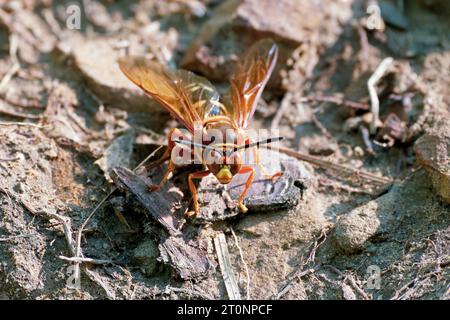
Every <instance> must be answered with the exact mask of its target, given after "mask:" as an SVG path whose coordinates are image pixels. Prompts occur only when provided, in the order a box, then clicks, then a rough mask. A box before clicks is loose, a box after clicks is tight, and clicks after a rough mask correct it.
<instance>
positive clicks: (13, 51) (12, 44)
mask: <svg viewBox="0 0 450 320" xmlns="http://www.w3.org/2000/svg"><path fill="white" fill-rule="evenodd" d="M18 46H19V39H18V38H17V35H15V34H14V33H13V34H11V36H10V37H9V56H10V58H11V61H12V63H13V64H12V66H11V68H10V69H9V70H8V72H6V74H5V75H4V76H3V79H2V81H1V82H0V93H1V92H3V90H4V89H5V88H6V86H7V85H8V83H9V82H10V81H11V79H12V77H14V75H15V74H16V73H17V71H19V70H20V64H19V59H17V48H18Z"/></svg>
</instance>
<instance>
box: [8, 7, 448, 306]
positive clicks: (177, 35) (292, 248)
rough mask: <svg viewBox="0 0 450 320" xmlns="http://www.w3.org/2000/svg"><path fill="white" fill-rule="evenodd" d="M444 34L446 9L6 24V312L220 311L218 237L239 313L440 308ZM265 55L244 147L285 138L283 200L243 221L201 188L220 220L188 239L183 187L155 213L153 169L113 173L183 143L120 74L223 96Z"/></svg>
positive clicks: (42, 14)
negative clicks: (158, 76)
mask: <svg viewBox="0 0 450 320" xmlns="http://www.w3.org/2000/svg"><path fill="white" fill-rule="evenodd" d="M380 8H381V14H379V13H380V11H378V10H379V9H380ZM449 14H450V5H449V3H448V1H446V0H443V1H440V0H421V1H388V0H383V1H381V0H379V1H352V0H340V1H334V0H320V1H312V0H304V1H295V0H277V1H271V0H258V1H256V0H227V1H217V0H173V1H158V0H140V1H135V2H130V1H123V0H85V1H52V0H45V1H44V0H43V1H37V0H36V1H35V0H22V1H7V2H6V3H4V4H1V5H0V39H1V41H0V43H1V45H0V79H1V80H0V299H181V298H187V299H227V298H229V297H230V296H231V294H232V293H231V292H230V287H229V285H230V283H229V282H226V281H230V280H229V279H228V277H226V276H225V277H224V275H223V269H222V268H221V267H222V264H221V263H220V262H221V261H219V257H220V255H219V252H218V248H219V247H218V241H217V239H219V238H220V236H221V235H225V238H224V239H225V244H226V247H227V248H228V251H229V258H230V268H228V269H226V271H225V272H231V274H232V275H234V278H235V281H236V284H237V288H238V289H237V290H238V291H239V292H238V294H239V296H240V297H241V298H243V299H247V298H250V299H449V298H450V268H449V266H450V151H449V150H450V116H449V115H450V107H449V105H450V72H449V70H450V21H449V19H448V17H449ZM78 22H79V24H78ZM265 37H271V38H273V39H274V40H275V41H276V42H277V44H278V45H279V47H280V59H279V63H278V65H277V67H276V69H275V72H274V75H273V77H272V79H271V81H270V82H269V84H268V88H267V89H266V90H265V92H264V94H263V96H262V99H261V102H260V105H259V107H258V110H257V112H256V114H255V118H254V120H253V122H252V127H253V128H277V129H279V130H280V133H281V135H282V136H284V137H285V138H286V139H285V140H284V141H282V143H281V144H282V146H283V147H284V148H288V151H286V152H285V153H288V155H285V154H283V155H281V157H282V161H281V168H280V169H282V170H283V171H285V173H286V175H285V176H286V178H284V179H285V180H282V181H285V183H286V186H287V187H286V188H287V189H277V188H275V189H273V190H272V194H273V197H272V196H271V197H268V198H267V199H269V200H267V199H263V200H261V199H260V198H258V197H257V194H258V192H259V191H258V190H259V189H257V188H258V187H257V186H255V187H254V189H253V191H251V194H253V195H254V196H250V197H249V200H248V201H249V207H250V211H249V212H248V213H247V214H245V215H244V214H238V213H237V211H233V210H234V209H233V208H231V209H230V207H228V204H227V201H226V199H225V198H226V197H224V196H223V194H224V193H226V192H225V191H224V189H223V188H222V187H220V186H217V185H216V184H215V183H214V181H213V180H214V179H205V181H203V182H202V183H201V184H200V192H199V193H200V197H201V203H202V205H203V207H204V208H205V210H206V211H207V212H209V213H208V214H210V216H208V217H214V219H203V220H201V219H197V220H194V221H193V220H189V219H188V220H185V219H183V214H182V210H187V209H188V208H189V205H190V195H189V192H187V187H186V180H185V172H183V170H180V172H179V173H177V174H176V175H175V176H174V178H173V179H172V181H171V183H170V184H169V186H168V189H166V190H165V192H166V193H167V194H164V195H163V196H164V197H166V198H164V199H166V200H167V199H170V201H168V202H167V203H163V202H164V201H163V200H161V202H158V201H157V200H155V199H159V198H154V196H153V195H151V194H150V193H148V194H147V192H146V191H142V190H145V188H146V183H147V182H148V181H147V180H146V179H154V180H156V179H157V177H160V176H161V174H162V173H163V170H164V168H163V167H159V168H156V169H154V170H153V171H151V174H147V173H145V171H142V172H140V173H139V176H135V175H132V172H131V171H129V170H128V171H127V170H126V169H124V168H129V169H132V168H134V167H135V166H136V165H138V163H140V162H141V161H142V160H143V159H144V158H145V157H146V156H147V155H148V154H150V153H151V151H152V150H154V149H155V146H156V145H160V144H164V143H165V140H166V138H165V134H167V133H168V131H169V130H170V128H173V127H177V126H179V124H178V123H176V121H175V120H173V119H171V118H170V116H169V115H168V113H167V112H165V111H164V110H163V108H162V107H161V106H159V105H158V104H157V103H156V102H155V101H152V100H150V99H149V98H147V97H146V96H144V95H143V93H142V92H140V91H139V89H138V88H137V87H135V86H134V85H133V84H132V83H131V82H130V81H128V79H126V78H125V77H124V76H123V75H122V74H121V72H120V70H119V68H118V65H117V59H118V57H120V56H123V55H125V54H127V53H128V54H132V55H142V56H145V57H147V58H148V59H153V60H155V61H158V62H159V63H162V64H164V65H167V66H168V67H170V68H174V67H180V66H181V67H183V68H187V69H189V70H192V71H195V72H196V73H199V74H202V75H204V76H206V77H207V78H209V79H210V80H211V81H213V83H214V84H215V85H216V86H217V88H218V90H219V91H220V92H221V93H224V92H226V90H227V77H228V75H229V70H231V69H232V68H231V66H232V65H233V64H234V62H235V61H236V59H238V58H237V57H239V56H240V55H241V54H242V52H243V51H244V50H245V49H246V48H248V47H249V46H250V44H252V43H253V42H255V41H256V40H257V39H260V38H265ZM388 57H392V60H390V59H386V58H388ZM383 63H385V66H386V68H384V70H383ZM380 68H381V69H380ZM377 73H380V79H379V81H377V82H376V83H375V84H374V89H375V93H376V97H378V98H379V113H378V116H377V113H376V111H375V110H374V109H372V108H373V105H374V100H373V99H374V97H373V96H372V97H371V96H370V93H369V89H368V83H372V80H373V79H374V75H376V74H377ZM371 79H372V80H371ZM376 97H375V99H376ZM289 150H290V151H291V152H290V153H289ZM308 157H309V158H308ZM270 159H271V155H270V154H265V156H263V162H264V163H265V164H266V165H267V166H268V167H269V168H270V169H271V170H276V169H277V168H274V167H271V161H270ZM120 167H121V169H117V168H120ZM147 175H149V177H147ZM127 179H131V180H127ZM133 179H137V180H133ZM294 180H295V182H294ZM124 181H125V182H124ZM127 181H131V182H130V184H127V183H126V182H127ZM133 181H134V182H133ZM299 181H301V188H300V189H299V188H297V187H298V182H299ZM294 185H295V186H294ZM130 186H131V187H130ZM139 186H140V187H141V188H140V189H139ZM211 186H213V187H214V188H212V187H211ZM116 188H118V189H116ZM133 188H134V189H133ZM174 188H175V189H174ZM227 192H228V191H227ZM252 192H253V193H252ZM283 192H286V193H285V194H284V195H283V194H282V193H283ZM230 193H231V194H232V192H231V191H230ZM106 196H108V197H107V200H106V201H104V202H102V199H104V198H105V197H106ZM161 199H162V198H161ZM224 199H225V200H224ZM258 199H259V200H258ZM146 201H147V202H146ZM152 201H153V202H152ZM258 201H259V202H258ZM261 201H262V202H261ZM264 201H265V202H264ZM99 204H101V205H100V206H99ZM146 204H148V206H147V205H146ZM155 212H156V213H155ZM158 212H159V213H162V214H163V215H162V216H158V215H157V213H158ZM180 212H181V213H180ZM211 212H212V213H211ZM226 212H228V213H229V212H236V214H229V215H228V216H227V215H226V214H225V213H226ZM217 217H220V219H219V218H217ZM225 256H227V255H226V254H225ZM228 275H229V274H228ZM232 278H233V277H232ZM224 279H225V280H226V281H224ZM234 294H236V293H234Z"/></svg>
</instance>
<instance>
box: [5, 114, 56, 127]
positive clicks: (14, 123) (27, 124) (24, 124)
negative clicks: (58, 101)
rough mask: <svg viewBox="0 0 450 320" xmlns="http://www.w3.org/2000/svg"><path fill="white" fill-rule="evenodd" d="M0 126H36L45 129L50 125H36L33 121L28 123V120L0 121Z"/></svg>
mask: <svg viewBox="0 0 450 320" xmlns="http://www.w3.org/2000/svg"><path fill="white" fill-rule="evenodd" d="M0 112H1V111H0ZM0 126H4V127H9V126H25V127H33V128H38V129H47V128H49V127H50V126H41V125H38V124H35V123H28V122H0Z"/></svg>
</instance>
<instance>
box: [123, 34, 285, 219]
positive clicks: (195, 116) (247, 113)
mask: <svg viewBox="0 0 450 320" xmlns="http://www.w3.org/2000/svg"><path fill="white" fill-rule="evenodd" d="M277 57H278V47H277V45H276V44H275V43H274V42H273V41H271V40H269V39H264V40H260V41H258V42H256V43H255V44H254V45H253V46H252V47H251V48H250V49H249V50H248V52H247V54H246V56H245V58H244V59H243V60H242V61H241V62H240V63H238V66H237V67H236V69H235V71H234V72H233V73H232V75H231V78H230V92H229V97H228V99H227V101H221V99H220V96H219V93H218V92H217V90H216V89H215V88H214V86H213V85H212V84H211V83H210V82H209V81H208V80H207V79H206V78H204V77H201V76H198V75H196V74H194V73H192V72H190V71H186V70H168V69H167V68H165V67H164V66H162V65H160V64H158V63H156V62H153V61H147V60H144V59H143V58H138V57H125V58H121V59H119V66H120V69H121V70H122V72H123V73H124V74H125V75H126V76H127V77H128V78H129V79H130V80H131V81H132V82H134V83H135V84H136V85H137V86H138V87H140V88H141V89H142V90H143V91H144V92H145V93H146V94H147V95H149V96H150V97H151V98H153V99H155V100H156V101H158V102H159V103H160V104H161V105H162V106H164V108H165V109H166V110H167V111H169V112H170V113H171V115H172V116H173V117H174V118H175V119H177V120H178V121H179V122H180V123H181V124H183V126H184V127H185V128H186V129H187V131H188V134H186V133H183V132H182V131H181V130H179V129H176V128H175V129H172V130H171V131H170V132H169V134H168V148H167V150H166V152H165V153H164V155H163V156H162V157H161V159H160V160H158V163H163V162H165V161H169V163H168V169H167V172H166V174H165V175H164V178H163V179H162V181H161V182H160V184H159V185H155V186H152V187H151V190H157V189H159V188H160V187H161V186H162V185H163V184H164V183H165V182H166V181H167V180H168V178H169V176H170V174H171V172H172V171H173V170H174V169H175V167H176V165H177V161H176V157H177V156H179V153H177V152H173V150H174V148H175V146H177V145H179V144H189V145H190V146H191V148H193V147H196V148H197V147H199V148H201V149H202V150H203V151H206V152H203V153H201V154H200V155H199V154H198V152H195V151H194V152H193V154H194V155H195V156H193V157H191V158H190V161H191V163H194V161H195V160H200V162H201V163H203V164H204V170H202V171H199V172H195V173H191V174H189V177H188V186H189V189H190V191H191V192H192V197H193V202H194V212H193V213H192V212H190V213H188V215H191V214H198V213H199V205H198V201H197V190H196V187H195V184H194V182H193V180H194V179H201V178H203V177H206V176H208V175H209V174H213V175H214V176H215V177H216V178H217V179H218V180H219V182H220V183H222V184H228V183H230V182H231V180H232V178H233V176H235V175H237V174H249V175H248V178H247V182H246V184H245V188H244V190H243V192H242V194H241V195H240V197H239V200H238V206H239V208H240V210H241V211H242V212H246V211H247V207H246V206H245V205H244V202H243V201H244V197H245V195H246V193H247V191H248V189H249V188H250V186H251V184H252V182H253V178H254V174H255V169H254V168H253V166H251V165H249V164H247V163H243V161H242V157H241V153H240V152H242V151H243V150H246V149H250V148H252V149H253V158H254V163H255V164H257V165H258V166H259V167H260V168H261V170H262V171H263V173H264V174H265V175H266V176H267V177H268V178H270V179H272V180H275V179H276V178H278V177H279V176H281V172H277V173H275V174H273V175H268V174H267V173H266V170H265V169H264V167H263V166H262V165H261V163H260V161H259V150H258V147H259V145H261V144H267V143H271V142H274V141H277V140H280V139H281V138H272V139H271V138H269V139H266V140H263V141H258V142H255V141H252V139H251V138H250V137H249V135H248V134H247V132H246V129H247V126H248V123H249V122H250V120H251V119H252V117H253V115H254V113H255V109H256V106H257V104H258V100H259V98H260V96H261V93H262V91H263V90H264V87H265V85H266V84H267V81H268V80H269V77H270V75H271V73H272V71H273V69H274V67H275V64H276V61H277ZM199 124H200V125H199ZM213 129H214V130H216V131H217V130H219V131H220V132H222V134H223V136H224V137H226V138H225V139H224V140H225V141H226V143H222V141H223V140H221V141H220V142H219V141H215V140H214V139H211V138H208V137H209V135H208V133H209V132H210V131H212V130H213ZM196 130H200V131H201V133H202V137H203V138H202V139H201V141H199V142H194V141H193V140H192V135H193V134H195V132H196ZM206 158H208V159H206Z"/></svg>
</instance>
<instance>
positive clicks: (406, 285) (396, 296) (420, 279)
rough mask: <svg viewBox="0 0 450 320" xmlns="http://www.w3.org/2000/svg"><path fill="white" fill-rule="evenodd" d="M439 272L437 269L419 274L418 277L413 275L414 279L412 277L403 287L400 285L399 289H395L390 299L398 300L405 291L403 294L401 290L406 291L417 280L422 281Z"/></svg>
mask: <svg viewBox="0 0 450 320" xmlns="http://www.w3.org/2000/svg"><path fill="white" fill-rule="evenodd" d="M439 273H441V271H440V270H438V271H430V272H428V273H426V274H424V275H421V276H419V277H415V278H414V279H412V280H411V281H409V282H408V283H406V284H405V285H404V286H403V287H401V288H400V289H398V290H396V291H395V294H394V295H393V296H392V298H391V299H390V300H400V299H402V298H403V297H404V296H405V295H406V294H407V293H408V291H407V292H405V293H404V294H401V293H402V292H403V291H406V290H407V289H410V288H411V287H414V286H415V285H416V283H417V282H419V281H422V280H426V279H428V278H429V277H431V276H433V275H437V274H439Z"/></svg>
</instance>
